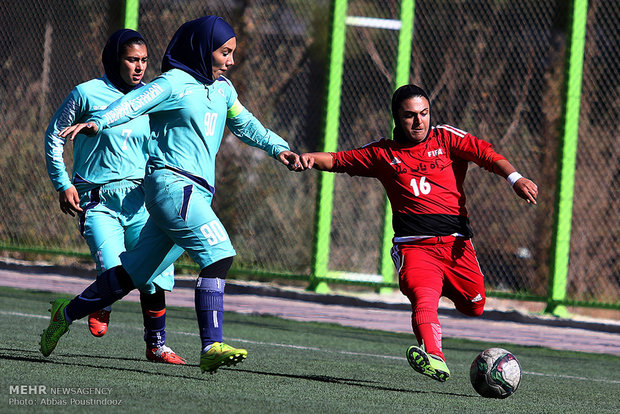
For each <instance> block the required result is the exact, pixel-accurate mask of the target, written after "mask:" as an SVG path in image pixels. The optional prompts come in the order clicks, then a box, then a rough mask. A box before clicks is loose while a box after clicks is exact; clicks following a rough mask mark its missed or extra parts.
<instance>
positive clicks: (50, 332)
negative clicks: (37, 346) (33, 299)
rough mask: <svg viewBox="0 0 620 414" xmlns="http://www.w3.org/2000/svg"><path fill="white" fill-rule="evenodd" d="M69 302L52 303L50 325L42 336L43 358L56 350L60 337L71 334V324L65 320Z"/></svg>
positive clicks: (67, 300)
mask: <svg viewBox="0 0 620 414" xmlns="http://www.w3.org/2000/svg"><path fill="white" fill-rule="evenodd" d="M69 302H70V301H69V299H56V300H54V301H52V302H50V304H51V305H52V308H51V309H50V310H49V311H50V312H51V317H50V324H49V326H48V327H47V328H46V329H45V330H44V331H43V333H42V334H41V353H42V354H43V356H49V355H50V354H51V353H52V351H53V350H54V348H56V345H57V344H58V341H59V340H60V337H61V336H63V335H64V334H65V333H67V332H69V325H70V324H69V322H67V321H66V320H65V308H66V307H67V305H68V304H69Z"/></svg>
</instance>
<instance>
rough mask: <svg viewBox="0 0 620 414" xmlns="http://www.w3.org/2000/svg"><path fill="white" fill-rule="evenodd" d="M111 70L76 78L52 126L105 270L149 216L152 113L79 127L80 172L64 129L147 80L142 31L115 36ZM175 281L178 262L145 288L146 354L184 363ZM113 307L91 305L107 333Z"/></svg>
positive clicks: (72, 209)
mask: <svg viewBox="0 0 620 414" xmlns="http://www.w3.org/2000/svg"><path fill="white" fill-rule="evenodd" d="M101 60H102V62H103V67H104V70H105V75H104V76H103V77H101V78H97V79H92V80H90V81H88V82H84V83H82V84H80V85H77V86H76V87H75V88H74V89H73V90H72V91H71V93H70V94H69V96H68V97H67V98H66V99H65V101H64V102H63V103H62V105H61V106H60V107H59V108H58V110H57V111H56V113H55V114H54V116H53V118H52V120H51V122H50V124H49V127H48V128H47V132H46V134H45V159H46V164H47V172H48V174H49V177H50V179H51V180H52V184H53V185H54V188H55V189H56V191H58V200H59V203H60V210H61V211H62V212H63V213H65V214H70V215H71V216H74V215H75V213H77V214H78V218H79V229H80V233H81V234H82V236H83V237H84V239H85V240H86V243H87V244H88V247H89V248H90V252H91V256H92V258H93V260H94V261H95V264H96V267H97V274H98V275H100V274H101V273H102V272H103V271H105V270H106V269H110V268H112V267H114V266H118V265H119V264H120V263H121V262H120V259H119V255H120V254H121V253H122V252H123V251H125V250H127V249H130V248H132V247H134V246H135V244H136V242H137V241H138V236H139V235H140V231H141V230H142V228H143V227H144V224H145V223H146V221H147V219H148V212H147V211H146V208H145V206H144V188H143V186H142V182H143V179H144V168H145V165H146V160H147V158H148V156H147V153H146V145H147V142H148V137H149V133H150V128H149V120H148V117H147V116H141V117H138V118H136V119H134V120H132V121H131V122H128V123H126V124H124V125H120V126H116V127H114V128H108V129H105V130H102V131H101V132H99V133H98V134H96V135H95V136H94V137H88V136H86V135H83V134H78V135H77V136H76V137H75V140H74V144H73V176H72V177H71V178H69V175H68V173H67V168H66V166H65V163H64V160H63V150H64V145H65V143H66V140H65V138H63V137H61V136H59V132H60V131H61V130H62V129H63V128H66V127H68V126H71V125H72V124H73V123H75V122H82V121H85V120H87V119H90V118H91V117H92V116H93V114H94V113H95V112H97V111H98V110H101V109H105V108H106V107H107V106H108V105H109V104H111V103H112V102H114V101H115V100H117V99H118V98H120V97H122V96H124V95H125V94H126V93H128V92H130V91H132V90H135V89H138V88H140V87H141V86H143V85H144V83H143V82H142V77H143V76H144V71H145V70H146V67H147V65H148V51H147V46H146V42H145V40H144V38H143V37H142V36H141V35H140V33H138V32H136V31H134V30H129V29H122V30H119V31H117V32H115V33H114V34H112V36H110V38H109V39H108V41H107V43H106V45H105V47H104V49H103V53H102V59H101ZM173 286H174V268H173V267H172V266H170V267H169V268H168V269H165V271H164V272H163V273H161V275H159V276H157V277H156V278H154V279H153V280H152V281H151V282H150V283H148V284H145V285H144V286H143V287H141V288H140V304H141V306H142V315H143V318H144V340H145V342H146V357H147V359H149V360H150V361H155V362H165V363H169V364H185V360H184V359H183V358H181V357H179V356H178V355H176V354H175V353H174V352H173V351H172V349H170V348H169V347H167V346H166V330H165V328H166V299H165V293H164V291H166V290H167V291H170V290H172V287H173ZM110 310H111V309H110V307H109V306H108V307H106V308H104V309H101V310H96V311H94V312H92V313H91V314H90V316H89V318H88V326H89V328H90V332H91V333H92V334H93V335H94V336H96V337H101V336H103V335H105V333H106V332H107V329H108V323H109V320H110Z"/></svg>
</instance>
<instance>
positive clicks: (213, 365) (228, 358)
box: [200, 342, 248, 374]
mask: <svg viewBox="0 0 620 414" xmlns="http://www.w3.org/2000/svg"><path fill="white" fill-rule="evenodd" d="M247 356H248V351H246V350H245V349H237V348H233V347H232V346H230V345H226V344H225V343H222V342H214V343H213V345H211V348H209V350H208V351H207V352H205V353H204V354H202V355H200V370H201V371H202V372H203V373H204V372H207V371H208V372H210V373H211V374H213V373H215V371H217V369H218V368H219V367H221V366H222V365H226V366H232V365H237V364H238V363H240V362H243V360H244V359H245V358H246V357H247Z"/></svg>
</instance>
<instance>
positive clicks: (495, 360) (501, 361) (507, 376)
mask: <svg viewBox="0 0 620 414" xmlns="http://www.w3.org/2000/svg"><path fill="white" fill-rule="evenodd" d="M469 379H470V380H471V385H473V386H474V389H475V390H476V392H477V393H478V394H480V395H482V396H483V397H486V398H506V397H510V396H511V395H512V394H514V393H515V391H516V390H517V388H518V387H519V383H520V382H521V364H519V361H518V360H517V358H516V357H515V356H514V355H513V354H512V353H511V352H509V351H506V350H505V349H503V348H489V349H485V350H484V351H482V352H481V353H480V354H478V356H477V357H476V359H474V362H472V364H471V368H470V370H469Z"/></svg>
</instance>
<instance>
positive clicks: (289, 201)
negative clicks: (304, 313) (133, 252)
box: [0, 0, 620, 307]
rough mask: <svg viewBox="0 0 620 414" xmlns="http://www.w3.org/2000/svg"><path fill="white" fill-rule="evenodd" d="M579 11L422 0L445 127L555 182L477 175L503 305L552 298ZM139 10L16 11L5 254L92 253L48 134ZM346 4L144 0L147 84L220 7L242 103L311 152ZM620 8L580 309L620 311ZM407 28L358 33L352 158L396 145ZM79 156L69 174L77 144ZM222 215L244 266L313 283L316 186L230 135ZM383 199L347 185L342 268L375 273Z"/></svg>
mask: <svg viewBox="0 0 620 414" xmlns="http://www.w3.org/2000/svg"><path fill="white" fill-rule="evenodd" d="M568 3H569V2H565V1H561V0H557V1H546V2H540V1H535V0H523V1H519V2H505V1H495V0H486V1H485V0H483V1H480V0H475V1H474V0H459V1H442V0H418V1H415V21H414V33H413V39H412V53H411V65H410V81H411V82H414V83H418V84H420V85H422V86H424V87H425V88H426V89H427V90H429V91H430V93H431V98H432V103H433V123H435V124H436V123H447V124H451V125H454V126H457V127H458V128H460V129H464V130H467V131H469V132H471V133H473V134H474V135H476V136H478V137H480V138H483V139H485V140H487V141H490V142H491V143H493V145H494V147H495V149H496V150H498V151H499V152H500V153H502V154H504V155H505V156H506V157H507V158H508V159H509V160H510V161H511V162H512V163H513V164H514V165H515V166H516V167H517V169H518V170H519V171H520V172H521V173H523V174H524V175H526V176H528V177H531V178H532V179H533V180H534V181H535V182H537V183H538V184H539V187H540V202H539V204H538V206H537V207H535V208H532V207H530V206H528V205H526V204H525V203H524V202H523V201H522V200H519V199H518V198H517V197H516V196H515V195H514V194H513V193H512V192H511V190H510V188H509V187H508V185H507V184H506V183H505V182H504V181H503V180H501V179H499V178H498V177H497V176H494V175H492V174H489V173H487V172H485V171H483V170H480V169H478V168H472V169H470V171H469V173H468V179H467V181H466V191H467V194H468V206H469V211H470V215H471V221H472V225H473V228H474V232H475V238H474V243H475V245H476V250H477V252H478V255H479V259H480V263H481V266H482V269H483V272H484V273H485V275H486V277H487V285H488V287H489V289H490V290H491V291H493V292H495V294H506V295H513V296H517V297H528V298H541V299H542V298H546V297H547V296H548V293H549V285H550V282H551V281H550V274H552V269H551V267H552V266H551V263H552V258H551V252H552V243H553V235H554V223H556V221H555V215H557V211H556V208H555V207H556V206H557V201H558V200H557V198H558V196H557V194H556V189H557V186H558V184H557V179H556V177H557V175H558V174H557V173H558V165H559V164H560V163H559V161H558V153H559V151H558V145H559V144H560V142H561V137H562V133H563V129H562V119H563V112H562V108H563V107H564V98H565V93H564V91H565V80H566V77H565V68H566V60H567V54H566V50H567V47H568V46H569V42H568V39H569V36H570V33H571V28H570V21H571V20H570V19H569V18H568V17H569V16H570V15H571V8H570V7H569V4H568ZM124 6H125V2H123V1H118V0H116V1H115V0H110V1H94V0H62V1H54V2H52V1H40V0H39V1H35V0H23V1H21V2H8V1H2V2H0V33H1V37H0V54H1V55H0V57H1V59H0V62H1V66H0V71H1V72H0V100H1V102H2V104H1V106H2V111H1V114H0V117H1V118H0V166H1V168H0V175H1V177H0V178H1V185H0V249H1V250H4V251H12V252H15V251H22V252H36V253H61V254H63V255H74V254H78V255H84V256H87V255H88V254H87V251H88V250H87V248H86V245H85V243H84V241H83V240H82V239H81V236H80V235H79V233H78V231H77V225H76V223H75V220H74V219H72V218H70V217H68V216H65V215H62V214H61V213H60V212H59V209H58V207H57V194H56V193H55V191H54V190H53V188H52V186H51V184H50V182H49V179H48V177H47V173H46V171H45V162H44V156H43V134H44V131H45V129H46V127H47V123H48V122H49V119H50V118H51V115H52V114H53V112H54V110H55V109H56V107H57V106H58V105H59V104H60V103H61V102H62V100H63V99H64V97H65V96H66V95H67V94H68V92H69V91H70V90H71V88H72V87H73V86H75V85H76V84H78V83H80V82H83V81H86V80H88V79H91V78H93V77H98V76H100V75H101V74H102V66H101V64H100V56H101V50H102V48H103V45H104V44H105V40H106V38H107V36H108V35H109V34H110V33H111V32H112V31H113V30H115V29H118V28H120V26H119V24H121V23H119V22H122V17H119V16H122V10H123V7H124ZM331 7H332V1H329V0H319V1H312V2H309V1H304V0H280V1H259V0H249V1H234V2H228V1H221V0H218V1H216V0H208V1H204V0H201V1H193V0H186V1H175V0H141V1H140V2H139V9H138V16H139V18H138V29H139V30H140V32H141V33H142V34H143V35H144V37H145V38H146V39H147V42H148V46H149V55H150V59H151V61H150V65H149V68H148V70H147V74H146V77H145V78H146V79H147V80H148V79H152V78H153V77H154V76H156V75H157V74H158V71H159V69H160V64H159V62H160V61H161V56H162V54H163V51H164V50H165V47H166V45H167V42H168V40H169V39H170V37H171V36H172V34H173V33H174V31H175V30H176V29H177V28H178V26H180V25H181V24H182V23H183V22H185V21H187V20H190V19H193V18H197V17H200V16H203V15H207V14H217V15H220V16H222V17H223V18H224V19H226V20H227V21H229V22H231V24H232V25H233V27H234V28H235V30H236V32H237V35H238V50H237V52H236V56H235V57H236V59H235V60H236V62H237V64H236V66H235V68H234V69H233V71H232V72H231V73H230V75H229V77H230V78H231V79H232V81H233V82H234V84H235V87H236V89H237V90H238V92H239V96H240V100H241V101H242V102H243V103H244V105H245V106H246V107H247V108H248V109H250V110H251V111H252V112H253V113H254V114H255V115H257V117H258V118H259V119H261V121H263V123H264V124H265V125H266V126H268V127H269V128H270V129H272V130H274V131H276V132H277V133H278V134H280V135H281V136H283V137H284V138H285V139H286V140H288V141H289V143H291V145H292V147H293V149H295V150H297V151H313V150H317V149H319V148H320V146H321V143H322V140H323V131H324V128H323V123H324V119H325V106H326V99H327V98H326V92H325V91H326V84H327V81H328V79H327V78H328V71H327V69H326V68H327V67H328V63H329V62H328V59H329V54H330V50H329V47H330V27H332V26H331V21H330V16H331V14H330V13H331ZM400 7H401V2H400V1H397V0H386V1H381V2H376V1H363V0H351V1H349V2H348V4H347V10H346V13H347V15H348V16H357V17H371V18H378V19H386V20H398V19H399V16H400V11H401V9H400ZM619 17H620V4H619V3H618V2H607V1H604V0H594V1H590V3H589V5H588V11H587V32H586V39H585V41H586V44H585V55H584V64H583V76H582V78H581V79H582V82H583V86H582V96H581V101H580V102H581V111H580V113H579V134H578V137H579V144H578V153H577V161H576V173H575V177H574V202H573V204H572V206H573V210H572V221H571V223H572V232H570V234H571V239H570V242H571V244H570V247H571V248H570V255H569V267H568V277H567V296H566V301H567V302H571V301H577V302H579V303H584V302H588V303H590V304H592V305H595V306H611V307H618V306H619V302H620V265H619V263H618V251H620V214H619V212H620V208H619V207H620V201H619V196H618V194H619V193H620V191H619V190H620V189H619V188H618V186H619V184H618V182H619V181H620V180H619V177H620V168H619V165H620V163H619V162H618V161H619V154H620V150H619V146H618V136H619V135H620V124H619V121H618V120H619V119H620V117H619V116H618V115H619V114H618V108H620V102H619V98H618V96H619V95H618V91H619V89H620V86H619V84H618V78H619V77H618V69H617V68H618V67H620V58H619V56H620V50H619V46H618V45H619V44H620V42H618V38H619V37H620V29H618V27H620V24H619V23H620V18H619ZM397 46H398V31H397V30H392V29H385V28H376V27H364V26H363V25H362V26H359V25H350V26H348V27H347V30H346V37H345V54H344V62H343V76H342V88H341V101H340V121H339V126H338V148H339V149H349V148H352V147H356V146H360V145H362V144H364V143H367V142H370V141H372V140H375V139H377V138H379V137H382V136H387V137H389V136H390V131H391V119H390V112H389V102H390V96H391V92H392V91H393V89H394V83H395V81H394V73H395V62H396V60H395V56H396V53H397V50H396V49H397ZM69 147H70V146H67V148H66V151H65V152H66V156H67V157H66V160H67V164H68V165H70V164H71V148H69ZM217 177H218V178H217V188H218V192H217V196H216V197H215V202H214V208H215V210H216V212H217V213H218V215H219V216H220V218H221V219H222V221H223V223H224V224H225V226H226V228H227V230H228V231H229V233H230V235H231V238H232V240H233V244H234V246H235V248H236V249H237V251H238V257H237V258H236V260H235V265H234V271H235V272H237V273H249V274H256V275H259V276H261V277H279V278H286V277H290V278H299V279H308V278H309V277H310V276H313V275H312V272H313V260H314V254H315V253H316V252H315V250H314V249H315V246H314V245H313V240H314V238H315V235H316V234H315V231H316V228H315V215H316V213H317V204H316V203H315V200H316V199H317V182H318V177H319V174H318V173H317V172H315V171H310V172H307V173H303V174H293V173H290V172H288V171H286V169H284V168H281V166H279V165H278V164H277V163H275V162H273V160H269V159H268V157H267V156H266V155H265V154H264V153H263V152H261V151H258V150H255V149H253V148H249V147H247V146H245V145H243V144H242V143H240V141H238V140H237V139H236V138H234V137H233V136H232V135H227V136H225V139H224V141H223V145H222V148H221V150H220V153H219V156H218V165H217ZM384 202H385V197H384V193H383V190H382V188H381V186H380V185H379V184H378V182H373V181H372V180H368V179H358V178H351V177H348V176H340V175H338V176H336V177H335V179H334V193H333V210H332V214H331V231H330V241H329V245H330V250H329V269H330V270H333V271H342V272H347V273H355V274H371V275H372V274H377V273H379V272H380V263H381V261H382V255H383V253H384V252H383V246H382V240H383V227H384V218H385V214H384V210H385V206H384Z"/></svg>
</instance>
